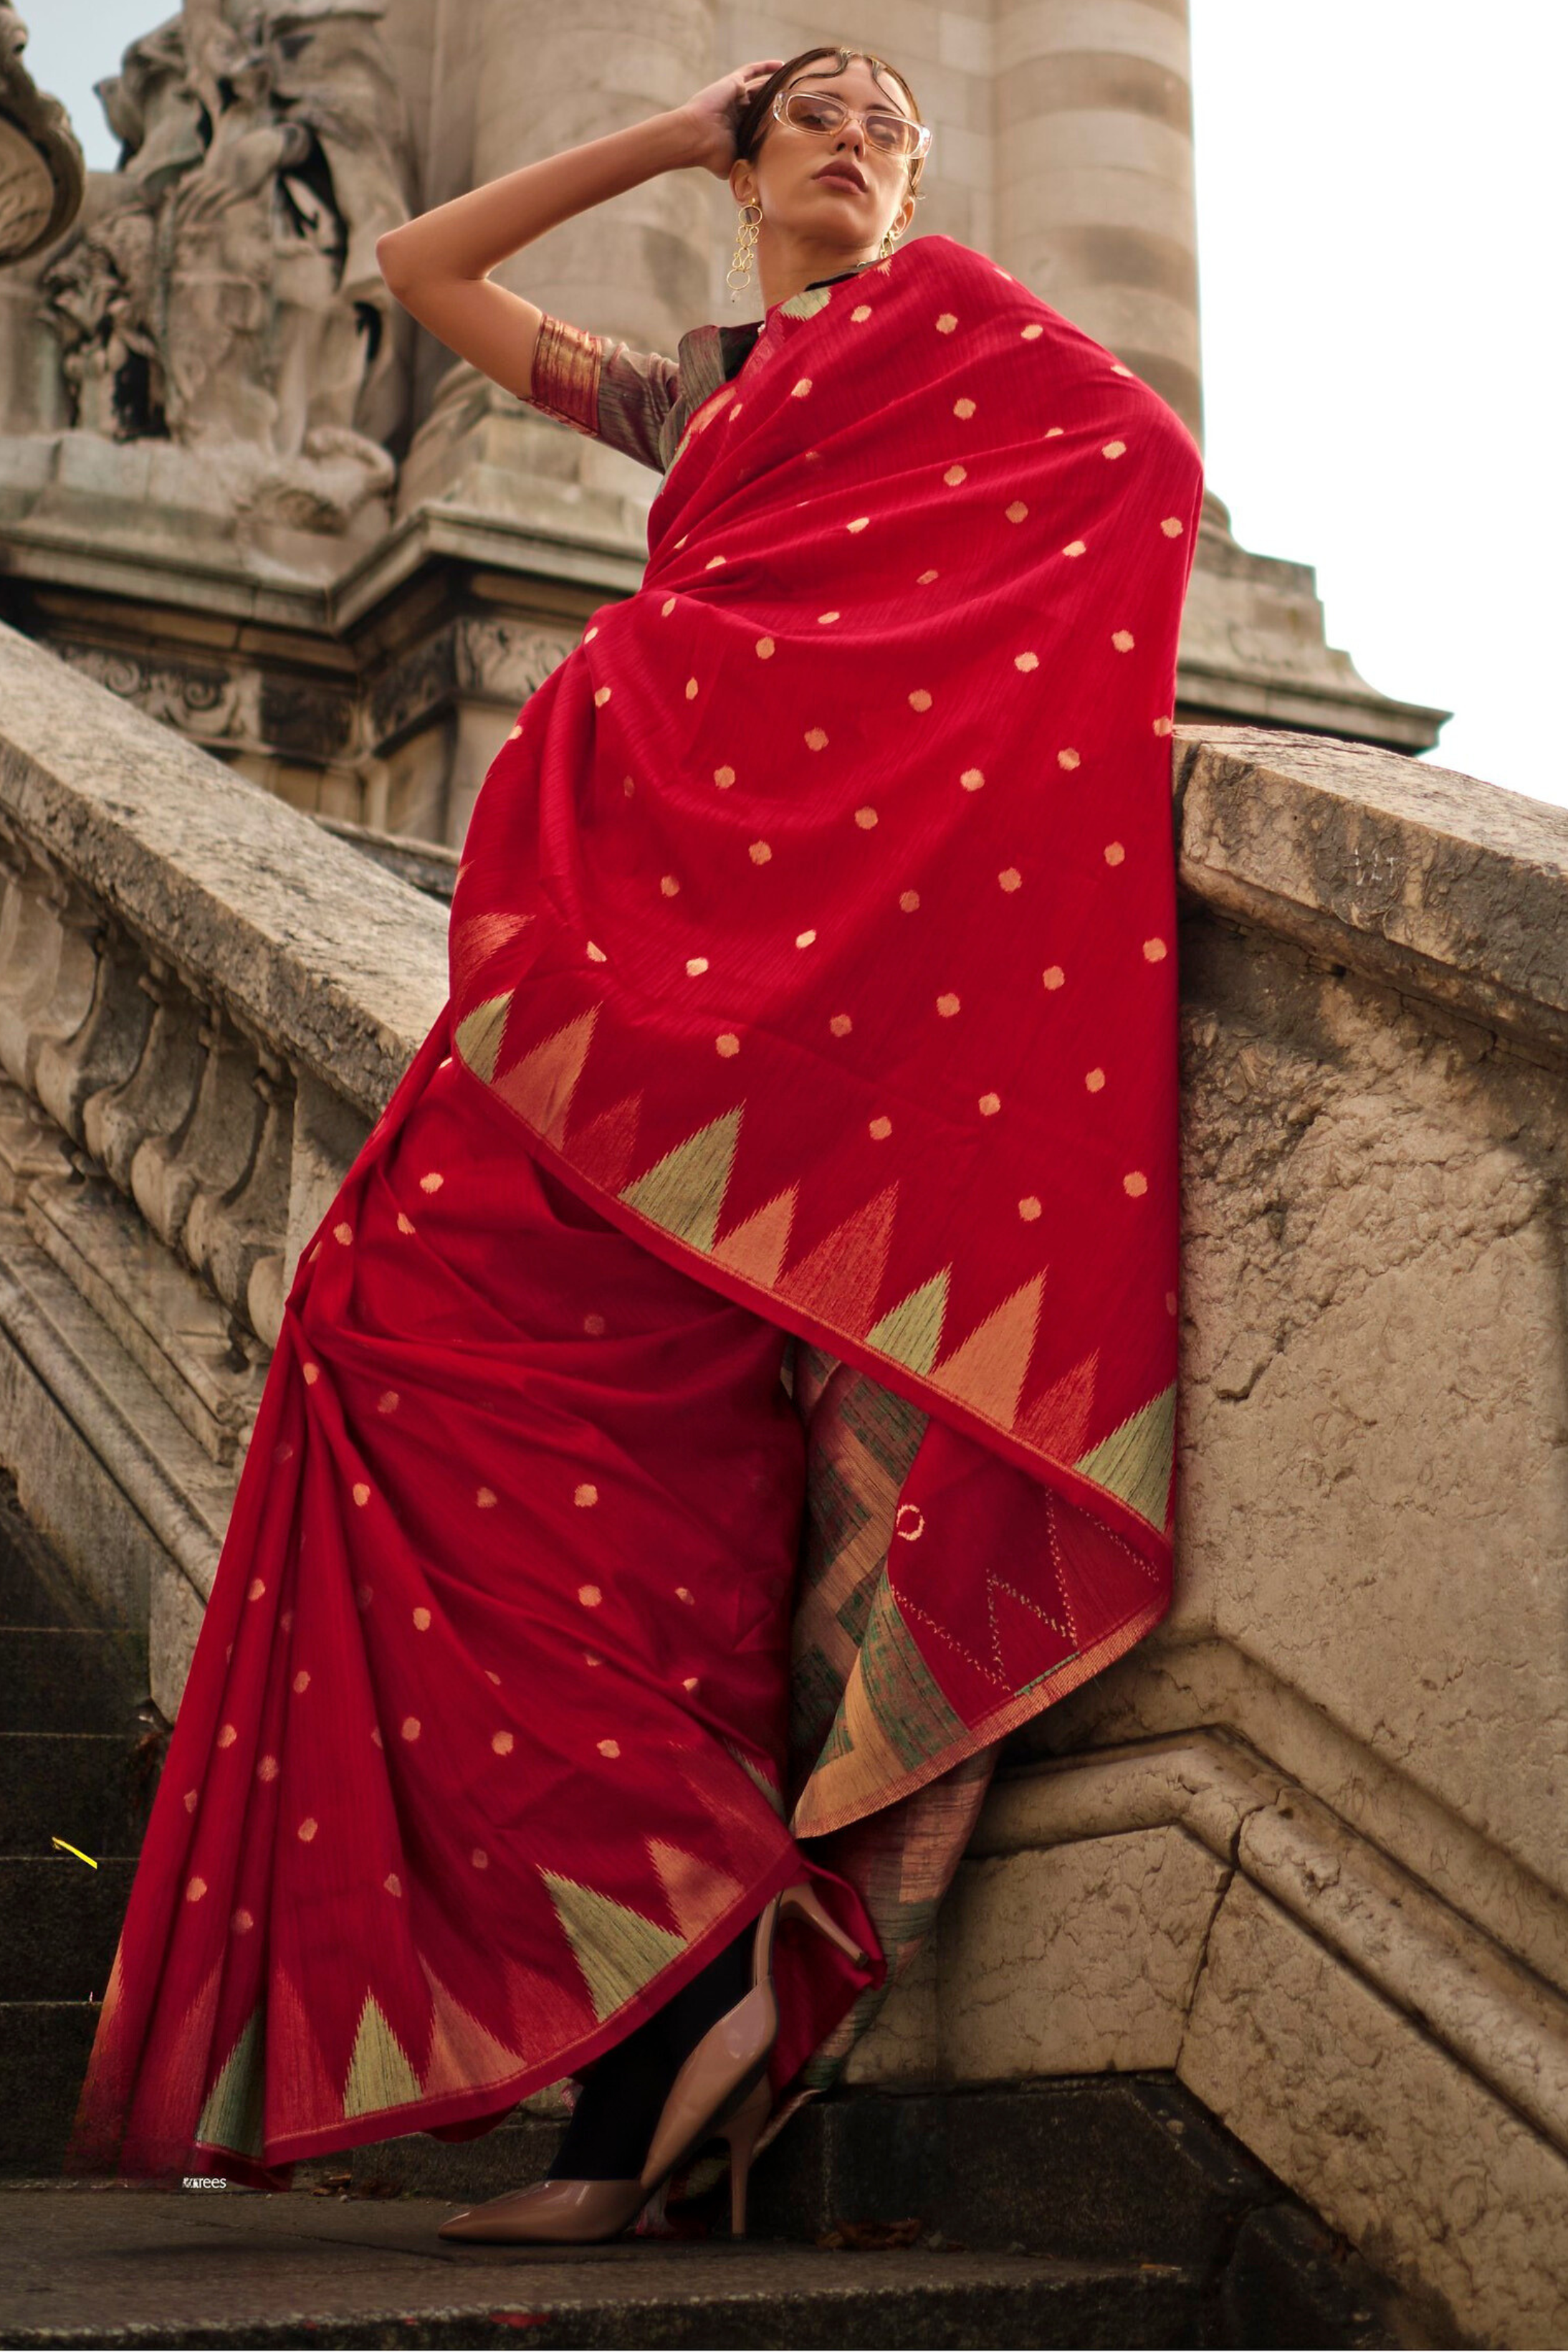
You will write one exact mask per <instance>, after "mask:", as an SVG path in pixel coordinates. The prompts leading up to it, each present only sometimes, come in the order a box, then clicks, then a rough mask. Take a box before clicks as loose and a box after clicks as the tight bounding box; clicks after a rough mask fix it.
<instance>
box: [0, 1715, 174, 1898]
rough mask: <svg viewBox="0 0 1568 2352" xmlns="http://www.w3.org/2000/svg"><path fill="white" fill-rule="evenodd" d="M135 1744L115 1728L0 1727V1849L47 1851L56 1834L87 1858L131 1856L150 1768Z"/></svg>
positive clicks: (148, 1804) (143, 1819) (143, 1823)
mask: <svg viewBox="0 0 1568 2352" xmlns="http://www.w3.org/2000/svg"><path fill="white" fill-rule="evenodd" d="M145 1736H146V1737H148V1738H152V1739H153V1740H154V1749H153V1754H154V1756H155V1755H156V1754H159V1753H161V1752H162V1741H161V1740H159V1739H157V1738H156V1735H155V1734H154V1733H152V1732H151V1731H150V1732H149V1733H148V1734H147V1735H145ZM137 1746H138V1742H137V1740H136V1738H134V1737H132V1736H131V1734H129V1733H127V1732H123V1731H0V1854H10V1855H18V1854H33V1853H47V1854H52V1853H56V1852H57V1850H58V1849H57V1847H55V1846H54V1845H52V1844H51V1843H50V1840H51V1839H52V1838H56V1837H62V1838H66V1839H68V1841H69V1843H71V1844H72V1845H75V1846H79V1847H80V1848H81V1850H82V1852H83V1853H89V1854H91V1855H92V1857H93V1859H94V1861H95V1862H101V1861H102V1860H103V1859H104V1857H105V1856H106V1855H108V1856H111V1857H113V1858H115V1859H117V1860H118V1859H119V1858H120V1856H122V1855H125V1854H136V1853H140V1852H141V1840H142V1837H143V1835H144V1833H145V1832H146V1828H147V1818H148V1814H149V1812H150V1811H151V1810H152V1785H153V1773H152V1770H151V1769H150V1770H149V1771H148V1772H147V1773H146V1775H145V1777H143V1774H142V1771H141V1760H142V1759H140V1758H139V1757H138V1754H137ZM79 1866H80V1865H78V1867H79Z"/></svg>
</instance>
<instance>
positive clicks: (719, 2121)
mask: <svg viewBox="0 0 1568 2352" xmlns="http://www.w3.org/2000/svg"><path fill="white" fill-rule="evenodd" d="M780 1916H783V1917H793V1918H798V1919H803V1920H804V1921H805V1922H806V1923H807V1925H808V1926H810V1927H814V1928H815V1929H816V1930H817V1932H818V1934H819V1935H821V1936H824V1937H827V1939H828V1941H829V1942H830V1943H831V1944H833V1945H835V1946H836V1947H837V1948H838V1949H839V1950H840V1951H841V1952H842V1953H843V1954H844V1956H845V1958H848V1959H851V1960H853V1961H854V1962H855V1963H856V1964H857V1965H858V1966H860V1967H865V1966H868V1965H869V1960H870V1956H869V1955H868V1954H867V1953H866V1952H864V1951H862V1948H861V1947H860V1946H859V1945H858V1944H857V1943H856V1942H855V1941H854V1939H853V1938H852V1937H849V1936H846V1935H845V1934H844V1932H843V1930H842V1928H841V1927H839V1925H838V1923H837V1922H836V1921H835V1920H834V1919H832V1918H831V1917H830V1916H829V1914H828V1913H827V1911H826V1910H825V1909H824V1908H823V1906H822V1904H821V1900H820V1899H819V1897H818V1895H817V1893H816V1890H815V1889H814V1888H813V1887H812V1886H810V1885H809V1884H808V1883H807V1882H806V1881H805V1880H804V1879H802V1880H800V1882H798V1884H796V1885H793V1886H787V1887H786V1888H785V1889H784V1890H783V1892H782V1893H781V1894H779V1895H774V1896H773V1898H772V1900H771V1901H770V1902H768V1904H767V1905H765V1906H764V1907H763V1909H762V1911H761V1912H760V1914H759V1915H758V1921H757V1931H756V1935H755V1937H753V1940H752V1947H751V1987H750V1990H749V1991H747V1993H746V1994H745V1995H744V1996H743V1998H742V1999H741V2000H738V2001H737V2003H736V2005H735V2007H734V2008H733V2009H731V2010H728V2011H726V2013H725V2015H724V2016H723V2017H721V2018H720V2019H719V2020H718V2022H717V2023H716V2025H712V2026H710V2027H709V2028H708V2030H707V2032H706V2033H705V2034H704V2035H703V2038H702V2040H701V2041H700V2042H698V2043H697V2045H696V2047H695V2050H693V2051H692V2053H690V2055H689V2056H688V2057H687V2058H686V2060H685V2063H683V2065H682V2066H681V2069H680V2071H679V2073H678V2074H676V2076H675V2079H674V2082H673V2083H672V2084H671V2085H670V2090H669V2095H668V2096H667V2097H666V2099H665V2101H664V2108H663V2110H662V2112H661V2114H660V2116H659V2120H658V2122H657V2124H656V2125H655V2126H654V2127H653V2138H652V2139H651V2140H650V2142H649V2144H648V2154H647V2157H646V2159H645V2160H644V2163H643V2170H642V2174H641V2176H640V2178H639V2179H636V2180H541V2181H538V2182H537V2183H536V2184H535V2185H534V2187H532V2188H531V2189H517V2190H516V2191H515V2192H514V2193H513V2194H511V2195H510V2196H507V2197H495V2198H492V2199H491V2200H489V2202H488V2203H487V2204H485V2205H476V2206H475V2207H473V2208H472V2209H471V2210H468V2211H465V2212H462V2213H455V2214H454V2215H453V2217H452V2219H451V2220H450V2221H444V2222H443V2223H442V2225H441V2228H440V2229H439V2230H438V2231H437V2232H436V2235H437V2236H438V2237H442V2238H464V2239H483V2240H487V2241H490V2242H499V2243H502V2244H513V2245H528V2244H549V2245H588V2244H592V2243H595V2242H599V2241H601V2240H602V2239H606V2238H614V2237H619V2235H620V2234H621V2232H622V2230H624V2229H626V2228H627V2227H628V2226H629V2225H630V2224H631V2223H632V2221H635V2220H636V2218H637V2215H638V2214H639V2213H640V2212H641V2211H642V2210H643V2206H644V2205H645V2204H646V2203H647V2202H648V2200H649V2199H650V2198H652V2197H653V2196H655V2195H656V2194H657V2192H658V2190H659V2189H661V2188H662V2186H663V2185H664V2182H665V2181H666V2180H668V2179H669V2178H670V2176H671V2174H672V2173H673V2172H674V2171H676V2170H677V2169H678V2168H680V2166H681V2165H683V2164H684V2163H685V2161H686V2160H687V2158H689V2157H692V2156H694V2155H695V2153H696V2150H697V2149H698V2148H699V2147H701V2146H702V2145H703V2143H704V2141H705V2140H708V2139H714V2138H718V2139H723V2140H725V2141H727V2143H728V2146H729V2218H730V2231H731V2234H732V2235H733V2236H735V2237H737V2238H744V2237H745V2235H746V2199H747V2186H748V2183H749V2180H750V2174H751V2158H752V2154H753V2151H754V2150H755V2148H756V2146H757V2142H758V2138H759V2137H760V2136H761V2133H762V2130H763V2127H764V2126H765V2125H766V2124H767V2121H768V2116H769V2115H770V2114H771V2112H772V2107H773V2095H772V2092H771V2090H770V2088H769V2085H768V2059H769V2058H770V2057H771V2056H772V2054H773V2045H774V2043H775V2042H777V2040H778V2038H779V2000H778V1996H777V1994H776V1993H775V1991H774V1989H773V1942H774V1936H775V1932H776V1930H777V1927H778V1924H779V1918H780Z"/></svg>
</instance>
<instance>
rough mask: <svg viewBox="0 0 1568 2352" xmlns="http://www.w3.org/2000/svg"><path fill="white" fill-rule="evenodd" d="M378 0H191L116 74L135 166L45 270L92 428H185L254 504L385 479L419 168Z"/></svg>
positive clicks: (299, 517) (290, 516) (372, 492)
mask: <svg viewBox="0 0 1568 2352" xmlns="http://www.w3.org/2000/svg"><path fill="white" fill-rule="evenodd" d="M381 14H382V8H381V5H380V0H287V5H277V0H273V4H272V5H254V0H185V5H184V8H183V12H182V14H181V15H180V16H175V17H171V18H170V19H169V20H168V21H167V22H166V23H164V24H162V25H161V26H158V27H157V28H156V29H155V30H154V31H152V32H151V33H149V34H147V35H145V36H144V37H142V38H141V39H140V40H137V41H134V42H132V43H131V47H129V48H128V49H127V51H126V53H125V57H124V59H123V61H122V64H121V68H120V72H119V74H118V75H116V76H114V77H112V78H111V79H109V80H107V81H105V82H102V83H100V84H99V96H100V98H101V100H102V101H103V106H104V110H105V113H106V114H107V116H108V119H109V122H110V128H111V130H113V131H115V132H116V133H117V135H118V136H119V138H120V142H121V155H120V168H119V172H118V173H117V175H116V184H115V186H114V189H113V191H112V193H111V195H110V200H109V201H108V202H107V203H106V204H104V205H101V206H100V207H99V208H98V209H97V210H96V212H95V216H94V217H93V218H92V219H91V221H90V222H89V223H88V224H87V225H85V226H83V228H82V229H81V230H80V232H79V233H78V235H77V236H75V237H74V238H73V239H72V240H71V242H70V243H69V245H68V246H67V247H66V248H65V249H64V250H63V251H62V252H61V253H60V254H59V255H58V256H57V258H56V259H55V260H54V262H53V263H52V264H51V265H50V267H49V268H48V269H47V272H46V275H45V281H44V283H45V297H46V303H47V316H48V318H49V320H50V322H51V324H52V325H53V326H54V328H55V329H56V331H57V333H58V335H59V338H60V342H61V346H62V352H63V362H64V367H65V372H66V375H67V379H68V383H69V385H70V388H71V394H72V399H73V402H74V404H75V422H76V424H77V425H78V428H81V429H85V430H87V431H89V432H93V433H99V434H104V435H107V436H110V437H111V438H113V439H116V440H137V439H142V438H148V437H157V438H167V439H169V440H172V441H173V442H174V443H176V444H177V445H179V446H182V447H183V448H184V449H186V450H188V451H190V452H192V453H193V455H195V456H196V457H199V458H201V459H204V460H205V461H206V466H205V471H206V472H207V474H208V476H209V477H210V478H211V480H212V481H213V483H214V485H221V486H222V488H223V490H224V491H225V493H226V495H227V497H228V498H229V499H230V501H231V502H232V505H233V507H234V508H235V510H236V511H238V512H241V513H244V514H246V515H248V516H250V517H251V518H253V519H255V520H265V521H272V522H279V523H284V524H289V525H293V526H294V527H296V528H299V529H304V530H327V531H332V530H343V529H344V528H345V527H346V526H347V524H348V523H349V522H350V520H351V519H352V517H353V516H354V515H355V514H356V512H358V511H359V510H360V509H361V508H362V507H363V506H364V505H365V504H366V503H367V501H369V500H371V499H376V498H378V497H380V496H382V494H384V493H385V492H386V491H387V490H388V489H390V488H391V485H392V479H393V476H394V471H395V468H394V466H393V462H392V457H390V456H389V455H388V453H387V449H386V447H385V446H384V444H385V443H386V442H388V441H389V440H391V441H394V442H395V439H396V437H397V436H398V434H399V433H400V431H401V429H402V425H403V421H404V419H403V413H402V412H403V402H404V397H405V386H406V382H407V370H406V368H405V367H404V366H403V365H402V357H403V345H404V341H405V336H406V322H405V321H404V320H402V317H401V314H399V313H398V312H397V311H396V306H395V305H394V304H393V303H392V300H391V299H390V297H389V296H388V294H387V292H386V289H385V287H384V285H383V284H382V278H381V274H380V272H379V270H378V269H377V268H376V266H375V243H376V239H377V237H378V236H380V235H381V234H382V231H383V230H384V229H387V228H390V227H392V226H394V225H395V224H396V223H397V222H398V221H400V220H403V219H406V217H407V216H408V212H409V209H410V204H411V199H412V194H413V163H412V151H411V148H410V143H409V139H408V134H407V129H406V119H405V114H404V109H403V103H402V95H401V92H400V91H399V89H398V87H397V84H396V81H395V79H394V78H393V76H392V70H391V67H390V65H389V63H388V60H387V58H386V55H385V52H384V49H383V47H382V42H381V37H380V34H379V32H378V30H377V24H376V20H377V18H378V17H379V16H381Z"/></svg>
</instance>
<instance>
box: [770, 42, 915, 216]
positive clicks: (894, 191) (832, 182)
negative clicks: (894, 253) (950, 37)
mask: <svg viewBox="0 0 1568 2352" xmlns="http://www.w3.org/2000/svg"><path fill="white" fill-rule="evenodd" d="M831 66H832V60H831V58H823V59H821V60H820V61H819V64H818V65H817V66H816V67H814V68H813V67H810V66H808V67H806V68H804V69H803V71H801V72H800V73H799V74H797V76H796V77H795V79H794V80H793V81H792V82H790V83H789V85H788V87H789V89H799V90H808V91H811V92H813V93H815V92H817V91H819V90H824V91H825V90H831V92H832V94H833V96H834V97H835V98H840V99H841V100H843V102H844V104H845V105H846V106H850V107H853V108H855V109H856V110H857V114H852V115H851V116H850V117H849V118H848V119H847V120H846V121H844V122H843V123H842V124H841V127H840V128H839V129H838V130H837V131H834V132H832V133H831V136H830V135H829V134H827V133H825V132H823V131H802V130H798V129H797V128H796V126H795V125H794V124H793V123H792V122H780V121H778V120H777V118H776V117H774V116H772V115H769V116H768V122H767V127H766V129H765V131H764V132H763V136H762V144H761V145H760V147H759V148H758V151H757V153H756V155H755V156H754V157H753V158H752V159H751V161H750V162H749V163H747V162H745V161H741V162H738V163H736V165H735V166H734V169H733V170H732V171H731V173H730V180H729V184H730V187H731V189H732V191H733V192H734V194H735V197H736V200H737V203H739V204H748V203H756V204H758V205H761V207H762V218H763V224H764V234H766V232H767V228H768V226H769V225H770V226H772V227H773V228H774V229H775V230H784V231H787V232H789V233H790V234H792V235H793V236H800V237H803V238H808V239H810V242H811V243H812V244H813V245H823V246H836V247H842V248H843V250H844V251H845V252H846V253H862V252H865V251H866V250H868V249H873V248H874V247H877V246H878V245H880V244H881V242H882V239H883V235H884V233H885V232H886V231H887V230H888V229H889V228H890V227H891V228H893V229H894V230H897V231H899V232H902V231H903V230H904V228H906V227H907V226H908V225H909V221H910V217H911V215H913V213H914V210H915V199H914V196H913V195H912V194H911V193H910V188H909V160H908V158H907V156H904V155H887V154H884V153H883V152H882V151H881V150H880V149H878V148H876V147H873V146H872V145H871V143H870V142H869V141H868V140H867V138H866V135H865V129H864V126H863V124H862V122H860V121H859V120H858V119H857V115H858V113H863V112H866V111H868V110H870V109H872V108H873V107H874V108H877V109H879V110H882V111H883V112H884V113H893V114H903V115H908V116H910V117H911V119H912V120H913V110H912V109H911V108H910V105H909V102H908V100H906V99H905V97H904V93H903V91H902V90H901V89H899V87H898V84H897V83H896V82H895V81H894V80H893V79H892V78H891V76H890V77H889V78H888V79H886V80H885V81H883V80H879V79H878V78H877V77H876V75H875V74H873V71H872V69H871V68H870V66H869V65H868V64H867V63H866V61H865V59H864V58H851V59H850V61H849V63H848V65H847V66H846V67H845V68H844V70H843V72H842V73H834V72H833V71H832V70H831Z"/></svg>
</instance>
